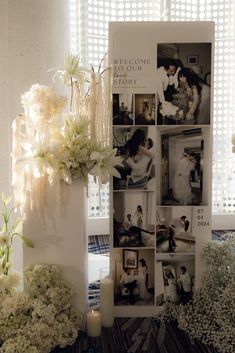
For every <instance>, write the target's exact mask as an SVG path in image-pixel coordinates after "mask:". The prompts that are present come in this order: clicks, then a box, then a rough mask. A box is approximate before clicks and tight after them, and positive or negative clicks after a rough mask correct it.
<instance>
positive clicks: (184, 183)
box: [173, 157, 195, 205]
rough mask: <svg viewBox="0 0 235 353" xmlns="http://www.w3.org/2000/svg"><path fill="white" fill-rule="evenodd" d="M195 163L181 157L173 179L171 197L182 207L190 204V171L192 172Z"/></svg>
mask: <svg viewBox="0 0 235 353" xmlns="http://www.w3.org/2000/svg"><path fill="white" fill-rule="evenodd" d="M194 168H195V163H194V162H193V161H190V160H189V158H188V157H183V158H181V160H180V161H179V164H178V169H177V172H176V175H175V178H174V185H173V196H174V198H175V200H177V201H179V202H180V203H181V204H182V205H191V204H192V197H193V194H192V191H191V185H190V176H191V171H192V170H194Z"/></svg>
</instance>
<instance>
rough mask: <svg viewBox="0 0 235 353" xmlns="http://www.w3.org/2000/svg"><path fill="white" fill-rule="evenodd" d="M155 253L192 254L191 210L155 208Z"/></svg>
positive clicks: (186, 208)
mask: <svg viewBox="0 0 235 353" xmlns="http://www.w3.org/2000/svg"><path fill="white" fill-rule="evenodd" d="M156 250H157V253H194V252H195V236H194V234H193V208H192V207H189V206H182V207H157V212H156Z"/></svg>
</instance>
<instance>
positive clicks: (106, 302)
mask: <svg viewBox="0 0 235 353" xmlns="http://www.w3.org/2000/svg"><path fill="white" fill-rule="evenodd" d="M113 288H114V286H113V280H112V279H111V278H110V277H105V278H103V279H101V281H100V312H101V315H102V326H104V327H112V326H113V305H114V303H113V301H114V298H113V296H114V289H113Z"/></svg>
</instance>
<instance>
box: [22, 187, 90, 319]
mask: <svg viewBox="0 0 235 353" xmlns="http://www.w3.org/2000/svg"><path fill="white" fill-rule="evenodd" d="M60 196H62V203H61V197H60ZM46 202H47V204H46V206H45V227H43V224H42V222H41V221H40V219H39V217H38V213H37V210H36V208H35V207H34V209H33V210H30V209H29V210H28V211H27V214H26V220H25V222H24V225H23V234H24V235H25V236H27V237H29V238H30V239H31V240H32V241H33V243H34V248H33V249H31V248H28V247H24V255H23V262H24V267H25V266H27V265H31V264H55V265H59V266H60V267H61V268H62V271H63V276H64V278H65V280H67V281H68V283H69V284H70V285H71V286H72V288H73V290H74V298H73V304H74V306H75V307H76V308H77V309H79V310H80V311H81V312H82V313H84V314H85V312H86V310H87V303H88V249H87V247H88V246H87V244H88V239H87V232H86V228H87V196H86V189H85V187H84V185H83V184H82V183H81V182H80V181H78V180H76V181H74V182H73V183H72V185H65V184H63V186H62V192H61V193H60V188H59V185H58V184H57V185H53V186H50V185H47V190H46Z"/></svg>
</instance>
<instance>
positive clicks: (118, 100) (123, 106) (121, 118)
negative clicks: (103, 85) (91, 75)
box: [113, 93, 133, 125]
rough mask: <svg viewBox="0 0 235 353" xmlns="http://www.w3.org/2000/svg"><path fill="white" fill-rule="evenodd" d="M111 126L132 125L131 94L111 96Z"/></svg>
mask: <svg viewBox="0 0 235 353" xmlns="http://www.w3.org/2000/svg"><path fill="white" fill-rule="evenodd" d="M113 125H133V95H132V94H130V93H120V94H113Z"/></svg>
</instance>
